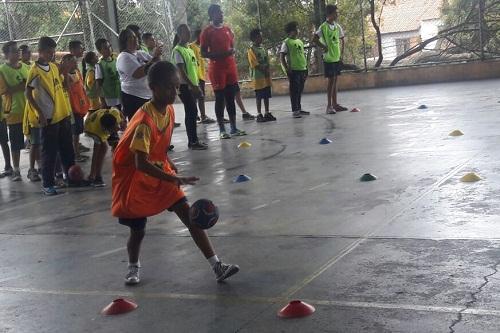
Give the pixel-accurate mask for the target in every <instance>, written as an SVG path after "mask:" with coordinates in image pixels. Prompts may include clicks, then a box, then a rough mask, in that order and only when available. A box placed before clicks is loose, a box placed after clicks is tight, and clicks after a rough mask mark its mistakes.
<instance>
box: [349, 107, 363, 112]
mask: <svg viewBox="0 0 500 333" xmlns="http://www.w3.org/2000/svg"><path fill="white" fill-rule="evenodd" d="M351 112H361V110H360V109H358V108H354V109H352V110H351Z"/></svg>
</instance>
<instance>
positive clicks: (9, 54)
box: [0, 42, 32, 181]
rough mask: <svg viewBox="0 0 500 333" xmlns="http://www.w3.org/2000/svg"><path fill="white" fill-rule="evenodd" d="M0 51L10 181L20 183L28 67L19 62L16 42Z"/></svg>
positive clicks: (0, 82) (0, 75)
mask: <svg viewBox="0 0 500 333" xmlns="http://www.w3.org/2000/svg"><path fill="white" fill-rule="evenodd" d="M2 50H3V53H4V55H5V59H6V60H7V63H5V64H3V65H2V66H0V94H1V95H2V98H3V106H4V112H5V114H6V120H7V125H8V127H9V139H10V150H11V154H12V164H13V166H14V173H13V175H12V180H13V181H20V180H22V177H21V171H20V170H19V162H20V159H21V150H22V149H24V134H23V119H24V107H25V106H26V97H25V96H24V89H25V87H26V80H27V78H28V72H29V67H28V65H26V64H24V63H22V62H21V61H20V53H19V48H18V47H17V43H16V42H7V43H5V44H4V46H3V48H2ZM30 172H32V170H30ZM30 175H31V174H30Z"/></svg>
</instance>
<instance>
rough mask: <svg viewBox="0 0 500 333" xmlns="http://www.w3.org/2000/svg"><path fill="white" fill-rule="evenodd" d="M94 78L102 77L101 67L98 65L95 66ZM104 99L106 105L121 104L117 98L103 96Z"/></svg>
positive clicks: (100, 78) (99, 78)
mask: <svg viewBox="0 0 500 333" xmlns="http://www.w3.org/2000/svg"><path fill="white" fill-rule="evenodd" d="M95 79H96V80H102V79H104V74H103V72H102V68H101V66H99V65H96V66H95ZM104 100H105V101H106V105H107V106H118V105H120V104H121V102H120V99H119V98H107V97H104Z"/></svg>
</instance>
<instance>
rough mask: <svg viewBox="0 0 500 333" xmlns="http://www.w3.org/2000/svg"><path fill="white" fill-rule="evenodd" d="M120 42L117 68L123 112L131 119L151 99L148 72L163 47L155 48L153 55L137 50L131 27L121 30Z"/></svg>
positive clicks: (135, 37)
mask: <svg viewBox="0 0 500 333" xmlns="http://www.w3.org/2000/svg"><path fill="white" fill-rule="evenodd" d="M118 42H119V46H120V54H119V55H118V58H117V60H116V69H117V70H118V74H119V75H120V86H121V100H122V105H123V113H124V114H125V116H126V117H127V118H128V119H129V120H130V119H131V118H132V117H133V115H134V114H135V112H136V111H137V110H138V109H139V108H140V107H141V106H142V105H143V104H144V103H146V102H147V101H149V100H150V99H151V90H150V89H149V86H148V82H147V74H148V70H149V68H150V67H151V65H153V64H154V63H155V62H157V61H159V60H160V56H161V53H162V48H161V46H160V47H157V48H155V49H154V50H153V55H152V56H151V55H149V54H148V53H146V52H144V51H140V50H137V47H138V45H139V43H138V40H137V36H136V35H135V34H134V32H133V31H132V30H129V29H126V30H122V32H120V35H119V37H118Z"/></svg>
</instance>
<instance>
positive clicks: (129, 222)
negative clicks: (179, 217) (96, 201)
mask: <svg viewBox="0 0 500 333" xmlns="http://www.w3.org/2000/svg"><path fill="white" fill-rule="evenodd" d="M186 202H187V198H186V197H184V198H182V199H179V200H178V201H177V202H176V203H174V204H173V205H172V206H171V207H170V208H168V211H169V212H172V211H174V210H175V207H176V206H177V205H180V204H184V203H186ZM147 221H148V218H147V217H138V218H135V219H125V218H121V217H119V218H118V223H120V224H121V225H125V226H127V227H129V228H130V229H132V230H133V231H142V230H144V229H145V228H146V222H147Z"/></svg>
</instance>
